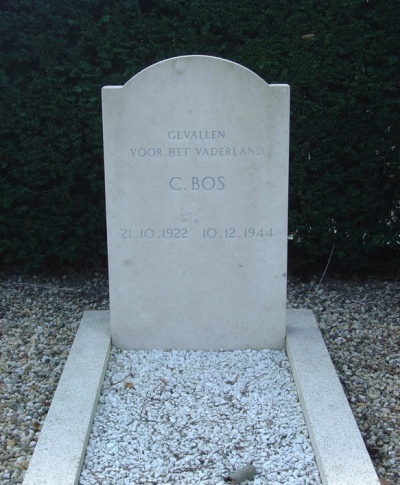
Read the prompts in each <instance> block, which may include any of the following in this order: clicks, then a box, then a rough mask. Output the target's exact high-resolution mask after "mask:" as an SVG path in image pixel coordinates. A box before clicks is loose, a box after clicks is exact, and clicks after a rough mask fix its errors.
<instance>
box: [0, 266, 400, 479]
mask: <svg viewBox="0 0 400 485" xmlns="http://www.w3.org/2000/svg"><path fill="white" fill-rule="evenodd" d="M317 283H318V280H317V279H315V280H312V281H311V282H307V283H302V282H301V281H300V280H295V279H292V280H290V281H289V285H288V305H289V306H291V307H294V308H310V309H312V310H313V311H314V313H315V315H316V318H317V320H318V322H319V325H320V328H321V331H322V333H323V335H324V338H325V342H326V345H327V347H328V350H329V352H330V354H331V357H332V360H333V362H334V364H335V367H336V369H337V372H338V374H339V377H340V380H341V382H342V385H343V387H344V389H345V393H346V395H347V398H348V400H349V402H350V405H351V407H352V409H353V412H354V415H355V417H356V420H357V423H358V425H359V428H360V430H361V432H362V435H363V437H364V439H365V442H366V443H367V447H368V449H369V452H370V454H371V457H372V460H373V463H374V465H375V467H376V469H377V472H378V475H379V476H380V477H385V478H386V479H388V480H390V482H389V483H391V484H392V485H400V436H399V434H400V398H399V395H400V355H399V343H400V282H382V281H375V280H370V281H367V282H362V283H360V282H348V281H336V280H329V279H324V281H323V283H322V284H321V285H320V286H318V284H317ZM107 308H108V284H107V280H106V277H105V275H103V274H101V273H98V274H94V275H93V274H92V275H84V274H78V275H66V276H59V277H49V276H45V275H36V276H27V275H22V274H16V273H13V274H8V273H0V337H1V346H0V483H2V484H7V485H8V484H14V483H22V480H23V475H24V470H25V469H26V468H27V466H28V464H29V459H30V456H31V455H32V453H33V450H34V447H35V443H36V441H37V439H38V436H39V433H40V429H41V426H42V424H43V422H44V419H45V416H46V412H47V410H48V408H49V405H50V403H51V399H52V396H53V394H54V391H55V388H56V385H57V382H58V379H59V377H60V375H61V372H62V368H63V365H64V363H65V360H66V358H67V356H68V352H69V348H70V346H71V344H72V341H73V338H74V336H75V333H76V330H77V328H78V325H79V321H80V319H81V316H82V312H83V311H84V310H91V309H107Z"/></svg>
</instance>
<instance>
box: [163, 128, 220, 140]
mask: <svg viewBox="0 0 400 485" xmlns="http://www.w3.org/2000/svg"><path fill="white" fill-rule="evenodd" d="M167 136H168V138H169V139H170V140H220V139H223V138H225V131H219V130H211V131H209V130H199V131H169V132H168V134H167Z"/></svg>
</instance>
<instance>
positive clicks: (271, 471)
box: [79, 348, 321, 485]
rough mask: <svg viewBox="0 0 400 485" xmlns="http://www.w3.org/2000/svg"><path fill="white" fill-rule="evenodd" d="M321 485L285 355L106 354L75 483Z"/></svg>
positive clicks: (245, 352) (265, 353) (110, 484)
mask: <svg viewBox="0 0 400 485" xmlns="http://www.w3.org/2000/svg"><path fill="white" fill-rule="evenodd" d="M249 464H252V465H253V466H254V468H255V470H256V474H255V477H254V480H253V483H254V485H263V484H265V483H270V484H271V485H272V484H280V483H285V484H289V483H292V484H296V485H321V481H320V478H319V473H318V467H317V464H316V462H315V456H314V452H313V449H312V446H311V442H310V440H309V439H308V431H307V427H306V424H305V422H304V418H303V414H302V411H301V406H300V403H299V402H298V399H297V394H296V388H295V384H294V381H293V378H292V374H291V371H290V364H289V361H288V359H287V357H286V354H285V353H284V352H279V351H272V350H265V351H259V352H257V351H232V352H226V351H225V352H193V351H192V352H187V351H177V350H175V351H172V352H162V351H157V350H155V351H150V352H149V351H147V352H146V351H139V352H133V351H131V352H129V351H121V350H117V349H115V348H114V349H113V352H112V355H111V359H110V365H109V366H108V370H107V374H106V378H105V382H104V386H103V390H102V393H101V396H100V400H99V406H98V409H97V413H96V416H95V419H94V423H93V428H92V434H91V436H90V439H89V443H88V447H87V453H86V457H85V462H84V466H83V471H82V475H81V480H80V482H79V483H80V485H96V484H98V483H101V484H104V485H114V484H116V485H130V484H131V483H138V484H155V485H158V484H180V485H192V484H194V483H199V484H203V485H223V484H224V483H225V481H224V479H226V478H227V477H229V475H230V474H231V473H232V472H234V471H235V470H237V469H240V468H243V467H245V466H246V465H249Z"/></svg>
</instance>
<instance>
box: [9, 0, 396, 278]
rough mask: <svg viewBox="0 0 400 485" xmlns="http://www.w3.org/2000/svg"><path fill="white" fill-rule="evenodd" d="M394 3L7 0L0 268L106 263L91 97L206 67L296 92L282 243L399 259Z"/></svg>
mask: <svg viewBox="0 0 400 485" xmlns="http://www.w3.org/2000/svg"><path fill="white" fill-rule="evenodd" d="M399 18H400V4H399V2H397V1H396V0H386V1H379V0H347V1H345V0H335V1H333V2H330V1H329V2H328V1H326V0H325V1H323V0H322V1H321V0H303V1H301V2H293V1H291V0H279V1H277V0H224V1H221V0H66V1H65V0H62V1H61V0H43V1H37V0H3V1H2V2H1V3H0V56H1V57H0V85H1V89H0V121H1V123H0V140H1V145H0V187H1V197H0V260H1V261H2V262H3V263H9V264H17V263H18V264H24V265H28V266H31V267H39V266H43V265H49V264H60V263H61V264H74V265H76V264H79V263H81V264H99V262H101V261H103V262H104V260H105V255H106V239H105V214H104V181H103V158H102V131H101V104H100V89H101V87H102V86H104V85H110V84H119V85H120V84H124V83H125V82H126V81H127V80H128V79H129V78H130V77H132V76H133V75H134V74H136V73H137V72H139V71H140V70H142V69H143V68H145V67H147V66H149V65H151V64H153V63H154V62H157V61H160V60H162V59H165V58H168V57H173V56H178V55H185V54H207V55H214V56H219V57H224V58H227V59H230V60H233V61H236V62H239V63H240V64H243V65H244V66H246V67H248V68H249V69H252V70H253V71H255V72H256V73H257V74H259V75H260V76H261V77H263V78H264V79H265V80H266V81H267V82H269V83H288V84H290V85H291V89H292V114H291V159H290V163H291V178H290V232H291V234H292V235H293V237H294V239H293V241H292V242H291V246H292V250H293V251H294V254H295V255H301V258H302V261H303V262H306V263H313V262H318V261H325V262H326V260H327V257H328V256H329V254H330V253H331V250H332V248H333V247H334V251H333V254H332V263H331V264H333V265H336V266H341V267H344V268H350V269H356V268H361V267H363V266H365V265H367V264H368V263H369V262H370V261H371V259H372V258H376V257H381V258H385V257H387V256H388V255H389V254H391V255H392V254H394V255H395V256H396V255H397V257H398V254H399V247H400V236H399V234H400V163H399V135H400V130H399V112H400V110H399V91H400V83H399V79H400V77H399V74H400V72H399V71H400V70H399V66H400V62H399V57H398V56H399V52H400V49H399V47H400V45H399V44H400V43H399V37H400V36H399V22H398V19H399Z"/></svg>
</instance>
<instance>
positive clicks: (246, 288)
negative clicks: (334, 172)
mask: <svg viewBox="0 0 400 485" xmlns="http://www.w3.org/2000/svg"><path fill="white" fill-rule="evenodd" d="M102 103H103V128H104V154H105V181H106V205H107V238H108V258H109V281H110V310H111V335H112V340H113V343H114V345H116V346H117V347H120V348H125V349H164V350H169V349H187V350H199V349H203V350H221V349H222V350H234V349H247V348H251V349H262V348H271V349H282V348H283V347H284V340H285V335H286V322H285V320H286V264H287V260H286V253H287V211H288V208H287V200H288V149H289V86H287V85H269V84H267V83H266V82H265V81H263V80H262V79H261V78H260V77H258V76H257V75H256V74H254V73H253V72H251V71H249V70H248V69H246V68H244V67H243V66H240V65H238V64H236V63H234V62H230V61H227V60H223V59H218V58H214V57H208V56H185V57H177V58H173V59H168V60H165V61H163V62H159V63H157V64H155V65H153V66H151V67H149V68H147V69H145V70H144V71H142V72H140V73H139V74H137V75H136V76H134V77H133V78H132V79H130V80H129V81H128V82H127V83H126V84H125V85H124V86H107V87H104V88H103V90H102Z"/></svg>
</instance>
